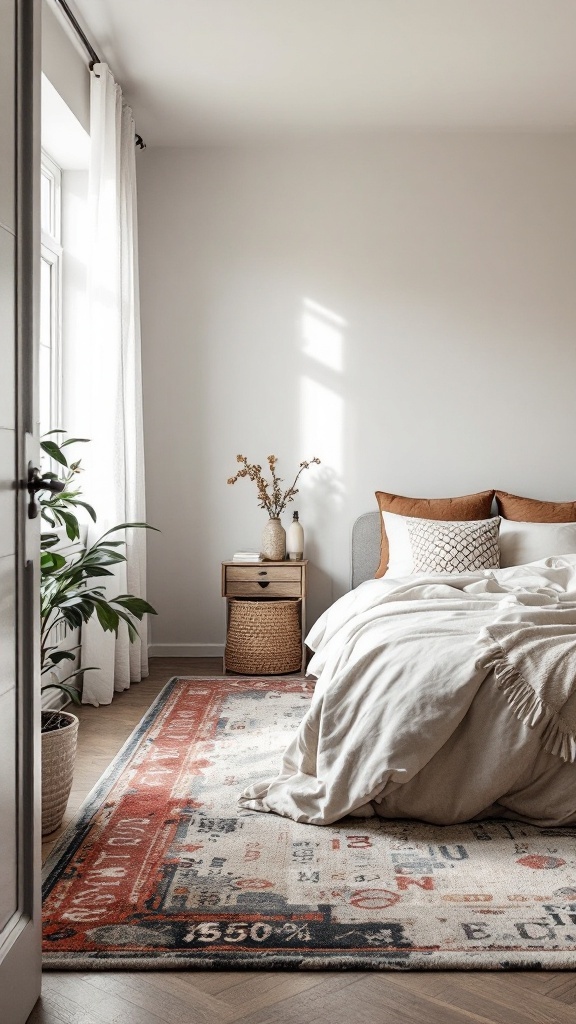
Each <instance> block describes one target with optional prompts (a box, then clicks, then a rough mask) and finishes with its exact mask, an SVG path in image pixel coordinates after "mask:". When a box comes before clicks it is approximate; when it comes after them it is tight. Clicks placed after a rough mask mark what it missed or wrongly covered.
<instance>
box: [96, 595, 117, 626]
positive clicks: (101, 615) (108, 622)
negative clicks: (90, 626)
mask: <svg viewBox="0 0 576 1024" xmlns="http://www.w3.org/2000/svg"><path fill="white" fill-rule="evenodd" d="M96 615H97V616H98V622H99V623H100V625H101V626H102V629H104V630H106V631H109V632H111V633H117V632H118V624H119V619H118V615H117V613H116V612H115V611H114V609H113V608H111V607H110V605H109V604H108V602H107V601H102V602H100V601H98V602H97V604H96Z"/></svg>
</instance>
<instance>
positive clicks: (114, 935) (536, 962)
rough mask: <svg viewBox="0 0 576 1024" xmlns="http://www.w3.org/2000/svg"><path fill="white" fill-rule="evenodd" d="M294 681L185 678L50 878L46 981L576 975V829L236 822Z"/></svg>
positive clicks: (295, 703) (248, 817)
mask: <svg viewBox="0 0 576 1024" xmlns="http://www.w3.org/2000/svg"><path fill="white" fill-rule="evenodd" d="M310 695H311V684H310V683H309V682H305V681H303V680H301V679H296V678H287V677H285V678H281V677H276V678H272V679H261V678H259V679H247V678H234V677H227V678H207V679H197V678H194V679H180V680H177V679H174V680H172V681H171V682H170V683H168V685H167V686H166V687H165V689H164V690H163V691H162V693H161V694H160V696H159V697H158V698H157V700H156V702H155V704H154V705H153V706H152V707H151V709H150V710H149V712H148V714H147V715H146V716H145V718H144V719H143V721H142V722H141V724H140V726H139V727H138V728H137V729H136V731H135V732H134V733H133V735H132V736H131V737H130V739H129V740H128V741H127V743H126V745H125V747H124V749H123V750H122V751H121V752H120V754H119V755H118V757H117V758H116V760H115V762H114V763H113V765H112V766H111V768H110V769H109V771H108V772H107V773H106V775H105V776H104V777H103V779H102V780H101V781H100V783H99V784H98V786H97V787H96V789H95V790H94V791H93V793H92V794H91V796H90V797H89V798H88V800H87V802H86V804H85V805H84V807H83V809H82V810H81V812H80V813H79V816H78V818H77V820H76V821H75V822H74V823H73V825H71V826H70V828H69V829H68V831H67V833H66V835H65V836H64V837H63V838H62V840H61V841H60V843H59V844H58V847H57V848H56V850H55V851H54V852H53V854H52V856H51V858H50V861H49V863H48V864H47V867H46V873H45V887H44V895H45V903H44V908H45V928H44V953H45V965H46V966H47V967H52V968H60V969H62V968H65V969H70V968H78V969H82V970H86V969H95V968H101V969H105V970H116V969H118V968H127V969H130V970H134V969H137V968H152V969H154V970H157V969H159V968H184V967H186V968H193V967H196V968H203V969H205V968H208V967H213V968H214V967H219V968H228V969H230V968H234V969H236V968H250V969H254V968H262V969H272V968H274V969H278V968H288V969H294V970H296V969H325V968H348V969H363V970H364V969H387V968H394V969H410V968H418V969H422V968H435V969H437V968H449V969H467V970H478V969H506V968H546V969H553V970H558V969H562V968H570V969H573V968H574V967H575V966H576V956H575V951H576V848H575V842H574V840H575V838H576V829H574V828H561V829H538V828H535V827H533V826H530V825H523V824H521V823H516V822H504V821H495V820H491V821H484V822H476V823H474V822H472V823H469V824H464V825H458V826H449V827H444V828H442V827H437V826H431V825H425V824H422V823H419V822H413V821H383V820H380V819H373V818H372V819H354V818H347V819H344V820H342V821H341V822H338V823H337V824H336V825H334V826H328V827H326V828H319V827H315V826H312V825H301V824H297V823H295V822H293V821H289V820H286V819H284V818H280V817H276V816H275V815H267V814H257V813H253V812H244V811H240V810H239V808H238V806H237V796H238V793H239V792H240V791H241V790H242V789H243V788H244V786H245V785H246V784H247V783H248V781H249V780H256V779H259V778H262V777H263V776H266V775H271V774H274V773H275V769H276V768H277V766H278V762H279V755H280V752H281V750H282V749H283V748H284V746H285V745H286V743H287V741H288V740H289V738H290V736H291V734H292V732H293V730H294V729H295V728H296V727H297V725H298V722H299V721H300V719H301V718H302V715H303V714H304V712H305V711H306V708H307V706H308V704H309V700H310Z"/></svg>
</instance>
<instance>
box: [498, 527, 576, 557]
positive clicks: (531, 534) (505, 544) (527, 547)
mask: <svg viewBox="0 0 576 1024" xmlns="http://www.w3.org/2000/svg"><path fill="white" fill-rule="evenodd" d="M553 555H576V523H514V522H512V520H511V519H502V521H501V523H500V565H501V566H502V568H503V569H506V568H508V567H509V566H512V565H525V564H526V563H527V562H537V561H539V560H540V559H541V558H550V557H552V556H553Z"/></svg>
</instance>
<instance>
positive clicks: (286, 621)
mask: <svg viewBox="0 0 576 1024" xmlns="http://www.w3.org/2000/svg"><path fill="white" fill-rule="evenodd" d="M299 603H300V602H299V601H274V600H271V601H259V600H254V601H249V600H241V599H240V598H232V599H231V600H230V619H229V624H228V636H227V638H226V668H227V669H229V670H230V671H231V672H239V673H241V674H245V675H280V674H281V673H282V672H297V671H298V669H299V668H300V666H301V663H302V640H301V635H300V619H299V616H298V605H299Z"/></svg>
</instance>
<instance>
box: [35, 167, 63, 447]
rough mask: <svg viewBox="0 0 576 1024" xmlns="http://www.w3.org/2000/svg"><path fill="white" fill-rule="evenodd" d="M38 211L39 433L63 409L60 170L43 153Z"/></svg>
mask: <svg viewBox="0 0 576 1024" xmlns="http://www.w3.org/2000/svg"><path fill="white" fill-rule="evenodd" d="M40 181H41V188H40V211H41V225H42V242H41V263H40V361H39V385H40V434H45V433H46V432H47V431H48V430H54V429H55V428H58V427H61V422H60V417H61V412H62V387H61V380H62V344H61V338H62V245H61V213H60V197H61V190H62V172H61V170H60V168H59V167H58V165H57V164H55V163H54V161H53V160H51V159H50V157H49V156H48V154H47V153H44V152H43V153H42V167H41V178H40Z"/></svg>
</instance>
